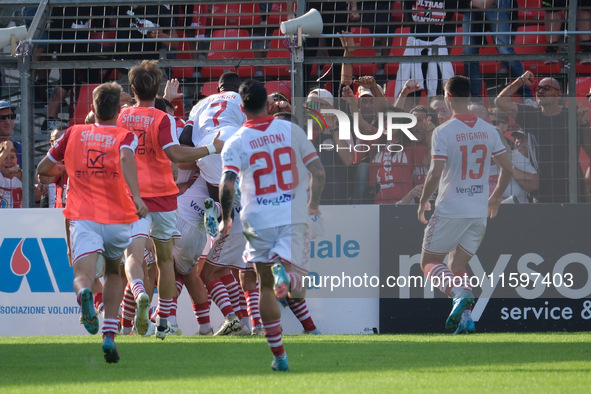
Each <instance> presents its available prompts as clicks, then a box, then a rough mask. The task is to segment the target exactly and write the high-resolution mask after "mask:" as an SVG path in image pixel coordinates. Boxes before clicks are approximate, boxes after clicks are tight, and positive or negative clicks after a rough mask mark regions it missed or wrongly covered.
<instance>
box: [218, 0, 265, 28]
mask: <svg viewBox="0 0 591 394" xmlns="http://www.w3.org/2000/svg"><path fill="white" fill-rule="evenodd" d="M210 21H211V25H212V26H218V27H226V26H240V28H244V27H247V26H248V27H250V26H252V27H256V26H259V25H260V24H261V9H260V8H259V3H253V2H243V3H224V2H218V3H217V4H213V5H212V7H211V19H210Z"/></svg>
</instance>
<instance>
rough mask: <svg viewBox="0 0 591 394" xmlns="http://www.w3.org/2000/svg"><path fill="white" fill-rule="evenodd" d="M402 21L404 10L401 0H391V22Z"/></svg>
mask: <svg viewBox="0 0 591 394" xmlns="http://www.w3.org/2000/svg"><path fill="white" fill-rule="evenodd" d="M403 21H404V10H403V9H402V2H401V1H393V2H392V14H391V23H402V22H403Z"/></svg>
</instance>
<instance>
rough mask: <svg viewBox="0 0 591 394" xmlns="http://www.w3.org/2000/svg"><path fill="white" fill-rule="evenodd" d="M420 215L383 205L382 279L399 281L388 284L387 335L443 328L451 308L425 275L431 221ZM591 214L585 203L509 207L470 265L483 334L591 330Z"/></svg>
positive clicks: (384, 295) (383, 319) (383, 308)
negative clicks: (422, 256) (426, 236)
mask: <svg viewBox="0 0 591 394" xmlns="http://www.w3.org/2000/svg"><path fill="white" fill-rule="evenodd" d="M416 212H417V207H416V205H412V206H398V207H396V206H382V207H381V210H380V217H381V218H382V220H381V221H380V276H381V278H382V279H383V278H389V279H390V284H394V286H386V287H382V288H380V328H381V332H442V331H444V327H443V326H444V322H445V319H446V317H447V315H448V314H449V311H450V310H451V301H450V300H449V299H447V298H446V297H445V295H443V294H442V293H441V292H440V291H439V290H437V288H433V287H434V286H432V284H431V283H430V282H428V281H424V279H421V280H419V279H418V278H420V277H424V275H423V274H422V272H421V270H420V252H421V242H422V238H423V231H424V228H425V226H424V225H422V224H421V223H419V222H418V220H417V214H416ZM589 217H591V206H590V205H585V204H569V205H563V206H561V205H550V204H543V205H542V204H536V205H534V204H530V205H523V204H519V205H502V206H501V208H500V210H499V215H498V216H497V217H496V218H495V219H492V220H490V219H489V221H488V227H487V231H486V235H485V237H484V241H483V242H482V245H481V246H480V248H479V249H478V252H477V254H476V255H475V256H474V257H473V258H472V259H471V260H470V263H469V266H468V269H467V270H468V278H469V280H470V283H471V285H472V287H473V289H474V294H475V296H476V297H477V300H476V304H475V305H474V310H473V313H472V316H473V318H474V320H475V321H476V323H477V324H476V328H477V330H478V331H479V332H483V331H556V330H560V331H562V330H567V331H580V330H588V329H589V328H590V327H591V320H590V319H591V242H589V232H588V230H587V227H588V222H587V220H586V218H589ZM385 218H389V219H388V220H385ZM391 278H397V279H396V280H392V279H391ZM412 278H415V280H414V281H413V280H412Z"/></svg>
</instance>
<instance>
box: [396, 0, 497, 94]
mask: <svg viewBox="0 0 591 394" xmlns="http://www.w3.org/2000/svg"><path fill="white" fill-rule="evenodd" d="M487 1H488V0H473V1H469V0H445V1H443V2H442V1H428V2H425V1H423V0H402V2H403V7H404V10H405V11H406V12H405V14H404V15H405V17H406V22H409V23H410V32H411V35H410V36H409V37H408V39H407V41H406V49H405V50H404V56H424V57H425V62H424V63H400V68H399V70H398V73H396V88H395V89H394V96H395V97H398V93H399V92H400V90H401V89H402V86H403V84H404V83H405V81H406V80H408V79H410V78H412V79H414V80H415V81H417V83H418V84H419V87H420V88H421V89H425V88H426V89H427V95H428V96H429V97H432V96H435V95H436V94H441V93H442V92H443V84H444V83H445V82H446V81H447V80H448V79H449V78H450V77H452V76H453V75H454V71H453V67H452V65H451V62H450V61H429V60H428V58H429V57H430V56H434V55H442V56H445V55H448V50H447V46H446V40H445V36H443V35H441V34H442V33H444V32H445V31H446V24H447V23H449V22H450V21H451V19H452V18H453V16H454V13H455V12H457V11H458V10H461V9H468V8H485V7H486V6H487ZM442 3H443V4H442ZM442 5H443V8H441V6H442ZM414 33H428V35H427V36H420V37H414V36H412V34H414Z"/></svg>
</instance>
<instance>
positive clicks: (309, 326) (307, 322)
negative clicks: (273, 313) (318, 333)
mask: <svg viewBox="0 0 591 394" xmlns="http://www.w3.org/2000/svg"><path fill="white" fill-rule="evenodd" d="M287 303H288V304H289V309H291V311H292V312H293V314H294V315H295V317H297V318H298V320H299V321H300V323H302V327H304V330H306V331H314V330H315V329H316V325H315V324H314V320H312V316H311V315H310V312H309V311H308V304H307V303H306V300H305V299H304V300H301V301H299V302H295V301H293V300H291V299H290V300H288V301H287Z"/></svg>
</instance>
